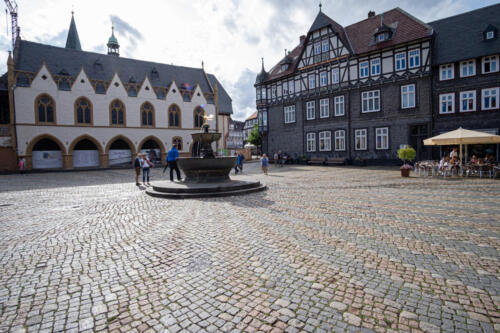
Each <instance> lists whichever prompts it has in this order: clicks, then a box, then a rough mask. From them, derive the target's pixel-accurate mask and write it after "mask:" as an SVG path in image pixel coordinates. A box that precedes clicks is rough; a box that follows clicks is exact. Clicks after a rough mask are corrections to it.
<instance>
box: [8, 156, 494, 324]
mask: <svg viewBox="0 0 500 333" xmlns="http://www.w3.org/2000/svg"><path fill="white" fill-rule="evenodd" d="M133 172H134V171H133V170H105V171H88V172H83V171H81V172H67V173H66V172H61V173H45V174H28V175H24V176H21V175H3V176H0V331H1V332H92V331H96V332H100V331H106V332H107V331H114V332H178V331H184V332H205V331H206V332H233V331H234V332H257V331H261V332H283V331H285V332H299V331H303V332H332V331H335V332H343V331H348V332H351V331H352V332H359V331H362V332H371V331H376V332H391V331H403V332H440V331H441V332H494V331H500V314H499V306H500V282H499V269H500V265H499V253H498V251H499V248H500V181H498V180H491V179H433V178H417V177H412V178H409V179H403V178H401V177H400V174H399V170H398V169H397V168H382V167H380V168H355V167H310V166H286V167H284V168H279V169H278V168H275V167H274V166H270V175H269V176H264V175H262V173H261V171H260V170H259V166H258V163H249V164H247V165H245V170H244V172H245V173H244V174H243V175H238V176H233V178H234V179H245V178H247V177H248V176H251V177H253V178H256V179H258V180H260V181H262V182H264V183H265V184H266V185H267V186H268V190H267V191H265V192H261V193H257V194H251V195H247V196H235V197H226V198H214V199H203V200H201V199H200V200H197V199H190V200H165V199H157V198H152V197H149V196H147V195H146V194H145V193H144V191H143V190H140V189H138V188H137V187H136V186H135V183H134V175H133ZM152 177H153V179H152V182H154V181H155V180H158V179H166V178H167V177H166V174H165V175H162V174H161V169H154V170H153V172H152Z"/></svg>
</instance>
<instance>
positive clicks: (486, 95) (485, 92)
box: [481, 87, 500, 110]
mask: <svg viewBox="0 0 500 333" xmlns="http://www.w3.org/2000/svg"><path fill="white" fill-rule="evenodd" d="M499 91H500V89H499V88H498V87H496V88H486V89H482V90H481V110H495V109H498V97H499ZM492 92H493V94H492ZM492 97H493V98H494V99H495V106H493V107H492V106H491V98H492ZM486 98H489V99H490V102H489V103H490V106H489V107H486V106H485V105H486V103H485V100H486Z"/></svg>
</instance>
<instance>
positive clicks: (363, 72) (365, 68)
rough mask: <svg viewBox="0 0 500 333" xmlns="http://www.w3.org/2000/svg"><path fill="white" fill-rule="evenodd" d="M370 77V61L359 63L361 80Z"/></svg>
mask: <svg viewBox="0 0 500 333" xmlns="http://www.w3.org/2000/svg"><path fill="white" fill-rule="evenodd" d="M368 76H370V67H369V65H368V60H366V61H361V62H360V63H359V78H360V79H363V78H365V77H368Z"/></svg>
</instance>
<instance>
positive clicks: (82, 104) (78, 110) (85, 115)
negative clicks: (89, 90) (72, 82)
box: [75, 97, 92, 125]
mask: <svg viewBox="0 0 500 333" xmlns="http://www.w3.org/2000/svg"><path fill="white" fill-rule="evenodd" d="M75 123H77V124H84V125H90V124H92V104H91V103H90V101H89V100H88V99H86V98H85V97H80V98H78V99H77V100H76V102H75Z"/></svg>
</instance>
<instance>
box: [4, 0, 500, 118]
mask: <svg viewBox="0 0 500 333" xmlns="http://www.w3.org/2000/svg"><path fill="white" fill-rule="evenodd" d="M17 3H18V5H19V9H18V13H19V14H18V15H19V26H20V27H21V37H22V38H23V39H27V40H31V41H37V42H41V43H46V44H51V45H56V46H62V47H64V46H65V43H66V36H67V31H68V28H69V23H70V19H71V10H72V9H73V10H74V11H75V20H76V25H77V28H78V34H79V36H80V41H81V44H82V48H83V49H84V50H86V51H94V52H99V53H105V52H106V49H105V44H106V43H107V40H108V38H109V36H110V34H111V21H113V23H114V25H115V34H116V37H117V38H118V42H119V43H120V45H121V47H120V54H121V56H123V57H130V58H136V59H142V60H151V61H156V62H162V63H168V64H175V65H182V66H189V67H198V68H199V67H201V61H202V60H203V61H204V62H205V70H206V71H208V72H210V73H213V74H215V75H216V76H217V77H218V78H219V80H221V81H222V83H223V85H224V88H225V89H226V90H227V91H228V92H229V95H230V96H231V97H232V99H233V109H234V115H233V118H235V119H239V120H243V119H244V118H245V117H246V116H248V115H250V114H251V113H252V112H253V111H254V109H255V92H254V88H253V83H254V81H255V76H256V74H257V73H258V72H259V71H260V66H261V60H260V59H261V57H264V61H265V65H266V69H269V68H270V67H272V66H273V65H274V64H275V63H277V62H278V61H279V60H280V59H281V58H282V57H283V55H284V52H285V51H284V50H285V49H289V50H290V49H292V48H294V47H295V46H296V45H297V44H298V41H299V36H300V35H303V34H306V33H307V31H308V30H309V27H310V26H311V24H312V22H313V21H314V18H315V17H316V15H317V13H318V3H319V1H317V0H191V1H173V0H142V1H123V0H106V1H103V0H99V1H97V0H74V1H67V0H65V1H63V0H17ZM494 3H498V0H496V1H494V0H418V1H415V0H356V1H354V0H335V1H332V0H323V12H325V13H326V14H327V15H328V16H330V17H331V18H332V19H334V20H336V21H337V22H338V23H340V24H341V25H343V26H346V25H349V24H352V23H355V22H357V21H360V20H362V19H364V18H366V16H367V13H368V11H369V10H374V11H375V12H376V13H377V14H378V13H380V12H383V11H386V10H389V9H392V8H394V7H396V6H399V7H401V8H403V9H404V10H406V11H408V12H409V13H411V14H413V15H414V16H416V17H418V18H420V19H421V20H423V21H425V22H430V21H433V20H436V19H440V18H444V17H447V16H451V15H455V14H458V13H462V12H465V11H469V10H472V9H476V8H480V7H484V6H487V5H491V4H494ZM354 4H355V5H354ZM2 5H3V6H5V5H4V4H3V1H2ZM2 13H3V15H4V21H5V22H7V17H5V13H4V11H2ZM8 21H10V18H9V20H8ZM4 25H5V26H4V33H3V34H2V35H0V49H1V50H2V51H3V52H1V53H0V55H1V58H0V70H2V73H3V72H5V70H6V65H5V64H6V61H7V51H8V50H10V49H11V40H10V35H7V31H6V29H7V26H6V23H4ZM9 29H10V28H9Z"/></svg>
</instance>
